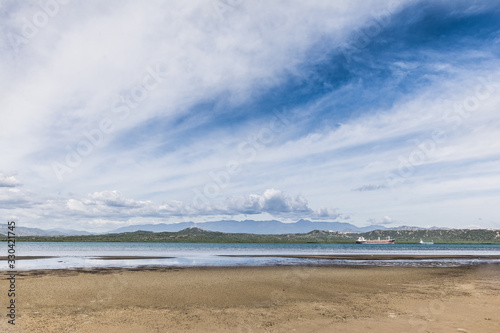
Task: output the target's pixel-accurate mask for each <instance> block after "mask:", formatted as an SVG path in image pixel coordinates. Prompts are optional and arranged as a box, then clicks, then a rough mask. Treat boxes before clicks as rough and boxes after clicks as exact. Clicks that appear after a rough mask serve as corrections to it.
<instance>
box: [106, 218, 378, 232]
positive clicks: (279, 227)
mask: <svg viewBox="0 0 500 333" xmlns="http://www.w3.org/2000/svg"><path fill="white" fill-rule="evenodd" d="M192 227H198V228H202V229H203V230H207V231H219V232H227V233H249V234H260V235H263V234H267V235H279V234H295V233H307V232H310V231H313V230H332V231H342V232H367V231H372V230H380V229H387V228H386V227H384V226H381V225H371V226H368V227H357V226H355V225H354V224H350V223H344V222H311V221H308V220H298V221H297V222H295V223H283V222H280V221H277V220H270V221H254V220H245V221H234V220H222V221H215V222H203V223H195V222H179V223H172V224H165V223H160V224H141V225H131V226H128V227H122V228H118V229H115V230H113V231H110V232H108V233H121V232H134V231H138V230H143V231H153V232H176V231H180V230H183V229H186V228H192Z"/></svg>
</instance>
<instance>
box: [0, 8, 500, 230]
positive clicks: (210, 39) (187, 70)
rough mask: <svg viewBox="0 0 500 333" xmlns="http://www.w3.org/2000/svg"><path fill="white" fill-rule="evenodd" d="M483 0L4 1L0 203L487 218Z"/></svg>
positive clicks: (499, 127)
mask: <svg viewBox="0 0 500 333" xmlns="http://www.w3.org/2000/svg"><path fill="white" fill-rule="evenodd" d="M499 74H500V5H499V4H498V3H497V2H495V1H439V0H438V1H394V0H391V1H378V0H377V1H364V0H363V1H361V0H349V1H344V0H339V1H326V0H324V1H320V0H312V1H311V0H310V1H298V0H295V1H284V0H276V1H264V0H193V1H157V0H154V1H138V0H134V1H127V0H119V1H118V0H110V1H96V0H90V1H76V0H73V1H69V0H42V1H23V2H18V1H14V0H0V101H1V108H0V114H1V117H0V119H1V120H0V129H1V131H0V216H2V218H1V219H2V220H4V221H7V220H16V221H17V223H18V225H19V226H24V227H38V228H43V229H52V228H71V229H78V230H88V231H95V232H100V231H108V230H113V229H116V228H118V227H122V226H127V225H131V224H144V223H176V222H186V221H195V222H204V221H216V220H222V219H232V220H238V221H240V220H245V219H252V220H270V219H274V220H279V221H283V222H294V221H297V220H299V219H308V220H311V221H339V222H348V223H352V224H355V225H357V226H367V225H372V224H377V225H384V226H387V227H394V226H400V225H411V226H420V227H430V226H439V227H448V228H497V229H498V228H500V172H499V171H500V114H499V110H500V108H499V107H500V75H499Z"/></svg>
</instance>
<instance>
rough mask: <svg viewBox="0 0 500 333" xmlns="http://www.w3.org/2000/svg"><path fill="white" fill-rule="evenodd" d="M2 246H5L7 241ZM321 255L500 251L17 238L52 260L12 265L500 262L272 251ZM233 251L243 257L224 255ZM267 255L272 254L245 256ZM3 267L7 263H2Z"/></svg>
mask: <svg viewBox="0 0 500 333" xmlns="http://www.w3.org/2000/svg"><path fill="white" fill-rule="evenodd" d="M5 246H6V245H5ZM319 254H413V255H418V254H422V255H425V254H434V255H435V254H438V255H439V254H441V255H445V254H447V255H500V245H440V244H435V245H420V244H395V245H360V244H233V243H222V244H215V243H80V242H75V243H59V242H42V243H31V242H24V243H23V242H18V243H16V255H17V256H54V257H56V258H47V259H31V260H18V261H17V264H16V268H17V269H19V270H26V269H61V268H92V267H139V266H146V265H147V266H181V267H188V266H265V265H379V266H460V265H476V264H480V263H496V264H500V260H497V259H426V260H421V259H420V260H407V259H405V260H376V261H373V260H331V259H297V258H279V257H272V255H319ZM224 255H236V256H238V255H239V256H241V257H225V256H224ZM245 255H271V257H259V258H255V257H244V256H245ZM103 256H165V257H173V258H169V259H133V260H130V259H128V260H103V259H100V258H98V257H103ZM3 265H4V266H5V268H0V269H2V270H6V269H7V263H6V262H4V263H3Z"/></svg>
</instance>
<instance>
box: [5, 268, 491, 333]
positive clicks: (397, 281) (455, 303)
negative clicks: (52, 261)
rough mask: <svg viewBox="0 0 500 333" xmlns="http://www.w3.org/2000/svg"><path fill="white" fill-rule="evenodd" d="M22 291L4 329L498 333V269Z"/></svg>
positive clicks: (274, 273)
mask: <svg viewBox="0 0 500 333" xmlns="http://www.w3.org/2000/svg"><path fill="white" fill-rule="evenodd" d="M1 275H2V280H3V281H4V282H5V283H2V285H3V286H4V287H3V288H4V289H5V291H6V290H7V288H8V285H7V283H6V278H7V277H8V274H7V272H2V273H1ZM16 289H17V293H16V305H17V306H16V311H17V312H16V313H17V318H16V326H15V328H14V327H12V325H9V324H8V323H7V318H6V317H5V315H4V316H3V318H4V319H3V320H2V321H1V322H0V331H1V332H58V333H59V332H92V333H96V332H117V333H118V332H130V333H131V332H134V333H136V332H242V333H243V332H245V333H246V332H320V333H321V332H325V333H326V332H367V331H368V332H482V333H483V332H499V331H500V312H499V309H500V267H499V266H498V265H483V266H475V267H462V268H403V267H307V266H301V267H232V268H221V267H219V268H140V269H94V270H92V269H89V270H39V271H28V272H18V275H17V280H16ZM0 300H1V304H4V305H5V306H4V309H5V308H6V306H7V304H8V298H7V293H6V292H2V293H1V297H0ZM4 312H6V310H4Z"/></svg>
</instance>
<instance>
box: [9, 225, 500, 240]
mask: <svg viewBox="0 0 500 333" xmlns="http://www.w3.org/2000/svg"><path fill="white" fill-rule="evenodd" d="M360 236H363V237H364V238H366V239H377V238H378V237H380V238H381V239H384V238H386V237H391V238H394V239H395V240H396V244H405V243H406V244H408V243H418V242H419V241H420V239H423V240H424V241H430V240H433V241H434V243H436V244H439V243H441V244H500V230H490V229H474V230H471V229H447V230H374V231H370V232H364V233H346V232H332V231H322V230H314V231H311V232H309V233H300V234H283V235H258V234H244V233H224V232H216V231H206V230H203V229H200V228H187V229H184V230H181V231H178V232H151V231H135V232H126V233H117V234H104V235H84V236H21V237H17V240H18V241H21V242H23V241H24V242H170V243H354V242H355V241H356V239H357V238H358V237H360ZM0 240H3V241H5V240H6V238H5V236H3V237H1V236H0Z"/></svg>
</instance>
